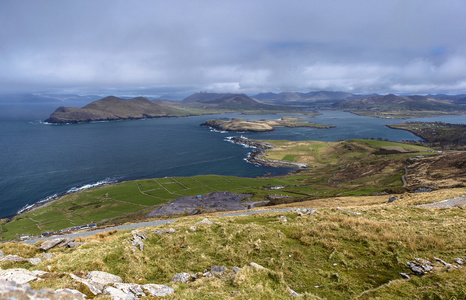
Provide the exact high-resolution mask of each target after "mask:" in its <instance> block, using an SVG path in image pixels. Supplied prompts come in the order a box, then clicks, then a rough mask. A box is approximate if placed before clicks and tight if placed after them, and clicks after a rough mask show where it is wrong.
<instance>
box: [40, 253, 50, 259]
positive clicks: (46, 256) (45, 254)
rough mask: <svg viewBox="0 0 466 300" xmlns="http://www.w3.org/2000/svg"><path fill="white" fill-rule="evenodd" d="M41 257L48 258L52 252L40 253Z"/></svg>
mask: <svg viewBox="0 0 466 300" xmlns="http://www.w3.org/2000/svg"><path fill="white" fill-rule="evenodd" d="M42 257H43V258H45V259H50V258H52V257H53V254H52V253H42Z"/></svg>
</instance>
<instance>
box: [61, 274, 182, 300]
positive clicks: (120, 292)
mask: <svg viewBox="0 0 466 300" xmlns="http://www.w3.org/2000/svg"><path fill="white" fill-rule="evenodd" d="M69 275H70V277H71V278H73V279H74V280H76V281H78V282H81V283H82V284H84V285H86V286H87V287H88V288H89V290H90V291H91V293H92V294H94V295H101V294H104V295H110V296H112V297H113V299H138V298H139V297H161V296H167V295H169V294H173V293H174V292H175V290H174V289H173V288H171V287H169V286H166V285H161V284H144V285H140V284H136V283H123V280H122V279H121V277H119V276H116V275H113V274H110V273H107V272H102V271H92V272H89V273H88V274H87V277H86V278H81V277H79V276H76V275H74V274H69Z"/></svg>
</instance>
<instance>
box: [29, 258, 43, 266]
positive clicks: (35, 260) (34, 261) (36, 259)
mask: <svg viewBox="0 0 466 300" xmlns="http://www.w3.org/2000/svg"><path fill="white" fill-rule="evenodd" d="M27 261H28V262H29V263H31V264H33V265H38V264H40V263H41V261H42V259H41V258H40V257H33V258H29V259H28V260H27Z"/></svg>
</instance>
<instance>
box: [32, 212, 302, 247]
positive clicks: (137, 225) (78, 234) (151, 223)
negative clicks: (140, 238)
mask: <svg viewBox="0 0 466 300" xmlns="http://www.w3.org/2000/svg"><path fill="white" fill-rule="evenodd" d="M297 209H299V208H282V209H278V208H276V209H262V210H245V211H240V212H233V213H225V214H221V215H218V216H214V217H235V216H250V215H253V214H262V213H266V212H288V211H294V210H297ZM176 221H177V220H176V219H167V220H157V221H149V222H139V223H132V224H127V225H119V226H114V227H108V228H104V229H96V230H89V231H80V232H73V233H68V234H61V235H52V236H47V237H43V238H36V239H30V240H25V241H24V242H25V243H26V244H31V245H32V244H35V243H37V242H39V241H45V240H50V239H54V238H58V237H61V238H77V237H86V236H91V235H94V234H97V233H101V232H107V231H113V230H126V229H135V228H142V227H149V226H159V225H164V224H170V223H173V222H176Z"/></svg>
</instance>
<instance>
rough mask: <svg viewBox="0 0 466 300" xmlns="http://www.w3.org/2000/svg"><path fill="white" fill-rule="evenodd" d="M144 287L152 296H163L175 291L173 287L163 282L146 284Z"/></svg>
mask: <svg viewBox="0 0 466 300" xmlns="http://www.w3.org/2000/svg"><path fill="white" fill-rule="evenodd" d="M142 288H143V289H144V290H145V291H146V293H147V294H149V295H150V296H152V297H163V296H167V295H170V294H173V293H175V290H174V289H173V288H171V287H169V286H166V285H161V284H145V285H143V286H142Z"/></svg>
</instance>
